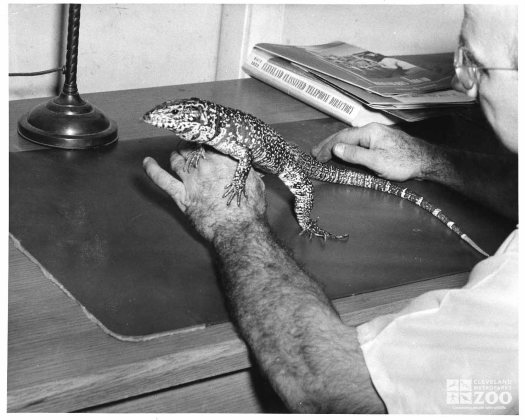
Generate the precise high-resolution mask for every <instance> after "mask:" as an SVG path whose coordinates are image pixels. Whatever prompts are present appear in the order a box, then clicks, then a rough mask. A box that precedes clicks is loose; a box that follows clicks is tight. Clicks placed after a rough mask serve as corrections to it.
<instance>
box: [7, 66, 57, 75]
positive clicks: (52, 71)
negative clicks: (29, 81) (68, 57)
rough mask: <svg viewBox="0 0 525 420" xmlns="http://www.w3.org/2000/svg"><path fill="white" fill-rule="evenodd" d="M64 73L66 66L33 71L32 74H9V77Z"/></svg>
mask: <svg viewBox="0 0 525 420" xmlns="http://www.w3.org/2000/svg"><path fill="white" fill-rule="evenodd" d="M65 71H66V66H62V67H59V68H57V69H49V70H42V71H35V72H32V73H9V77H17V76H40V75H42V74H48V73H55V72H62V74H64V73H65Z"/></svg>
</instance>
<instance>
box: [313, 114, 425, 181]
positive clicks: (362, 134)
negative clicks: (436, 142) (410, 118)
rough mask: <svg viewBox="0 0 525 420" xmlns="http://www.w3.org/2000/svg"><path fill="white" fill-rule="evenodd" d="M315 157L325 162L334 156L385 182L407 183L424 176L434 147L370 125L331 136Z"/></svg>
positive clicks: (403, 134) (400, 132)
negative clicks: (366, 170)
mask: <svg viewBox="0 0 525 420" xmlns="http://www.w3.org/2000/svg"><path fill="white" fill-rule="evenodd" d="M312 154H313V155H314V156H315V157H316V158H317V159H319V160H320V161H322V162H326V161H327V160H329V159H331V158H332V155H335V156H337V157H339V158H341V159H342V160H344V161H346V162H349V163H354V164H358V165H363V166H366V167H368V168H369V169H371V170H373V171H375V172H376V173H377V175H379V176H380V177H382V178H387V179H390V180H392V181H406V180H407V179H411V178H418V179H419V178H422V177H423V176H424V170H425V166H428V165H429V163H430V159H431V155H432V145H430V144H428V143H426V142H424V141H422V140H420V139H416V138H414V137H412V136H410V135H408V134H407V133H405V132H403V131H401V130H399V129H395V128H391V127H387V126H384V125H382V124H377V123H371V124H368V125H366V126H364V127H362V128H346V129H344V130H341V131H339V132H338V133H335V134H333V135H331V136H330V137H328V138H326V139H325V140H323V141H322V142H321V143H319V144H318V145H317V146H315V147H314V148H313V149H312Z"/></svg>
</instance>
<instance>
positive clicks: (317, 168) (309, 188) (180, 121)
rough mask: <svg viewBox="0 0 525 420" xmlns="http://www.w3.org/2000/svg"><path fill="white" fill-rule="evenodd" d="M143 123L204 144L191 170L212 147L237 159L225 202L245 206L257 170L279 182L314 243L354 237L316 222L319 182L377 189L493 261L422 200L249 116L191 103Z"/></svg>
mask: <svg viewBox="0 0 525 420" xmlns="http://www.w3.org/2000/svg"><path fill="white" fill-rule="evenodd" d="M143 119H144V121H145V122H147V123H149V124H151V125H153V126H156V127H161V128H165V129H167V130H170V131H172V132H173V133H175V134H176V135H177V136H178V137H179V138H181V139H182V140H185V141H189V142H195V143H199V144H200V147H199V148H198V149H197V150H196V151H194V152H192V154H191V155H190V157H189V158H188V161H187V162H186V165H187V167H188V168H189V167H190V166H191V165H193V166H197V164H198V161H199V159H200V158H201V157H203V156H204V148H203V147H202V146H203V145H206V146H211V147H213V148H214V149H216V150H217V151H219V152H221V153H224V154H226V155H229V156H231V157H233V158H234V159H236V160H237V162H238V163H237V168H236V170H235V174H234V176H233V180H232V182H231V183H230V184H229V185H227V186H226V188H225V190H226V191H225V194H224V197H226V199H227V200H228V204H230V203H231V202H232V201H233V200H234V199H236V200H237V204H239V205H240V202H241V197H242V195H243V194H244V187H245V182H246V177H247V176H248V173H249V171H250V168H251V167H252V165H253V166H255V167H256V168H258V169H261V170H263V171H265V172H268V173H271V174H275V175H277V176H279V178H280V179H281V180H282V181H283V182H284V183H285V184H286V186H287V187H288V188H289V190H290V191H291V192H292V194H293V195H294V197H295V203H294V210H295V214H296V217H297V221H298V223H299V226H300V227H301V228H302V231H301V234H304V233H306V234H308V235H309V236H310V237H311V236H312V235H315V236H319V237H322V238H324V239H325V240H326V238H333V239H344V238H346V237H347V236H348V235H335V234H332V233H329V232H327V231H326V230H324V229H322V228H320V227H319V226H318V224H317V222H316V221H315V220H313V219H312V218H311V217H310V214H311V211H312V207H313V197H314V196H313V184H312V182H311V181H310V179H309V178H313V179H317V180H320V181H325V182H331V183H338V184H345V185H352V186H356V187H362V188H369V189H374V190H378V191H382V192H385V193H388V194H392V195H395V196H398V197H400V198H402V199H405V200H408V201H410V202H412V203H414V204H416V205H417V206H419V207H421V208H423V209H424V210H426V211H428V212H429V213H431V214H432V215H433V216H434V217H436V218H437V219H439V220H440V221H441V222H443V223H444V224H445V225H446V226H447V227H448V228H449V229H451V230H452V231H453V232H454V233H456V234H457V235H458V236H459V237H460V238H461V239H462V240H463V241H465V242H466V243H468V244H469V245H470V246H471V247H472V248H474V249H475V250H476V251H478V252H479V253H481V254H483V255H485V256H488V254H487V253H486V252H485V251H483V250H482V249H481V248H480V247H479V246H478V245H476V243H474V241H472V239H470V238H469V237H468V236H467V235H466V234H465V233H463V232H462V231H461V229H460V228H459V227H458V226H457V225H456V224H455V223H454V222H453V221H451V220H450V219H449V218H448V217H447V216H446V215H445V214H444V213H443V212H442V211H441V210H440V209H439V208H437V207H435V206H433V205H432V204H430V203H429V202H428V201H427V200H425V199H424V198H423V197H422V196H420V195H418V194H416V193H415V192H413V191H410V190H409V189H407V188H402V187H401V186H399V185H397V184H394V183H392V182H390V181H388V180H385V179H382V178H379V177H376V176H373V175H367V174H362V173H359V172H356V171H353V170H349V169H339V168H336V167H334V166H330V165H327V164H324V163H322V162H319V161H318V160H316V159H314V158H313V157H312V156H310V155H309V154H307V153H305V152H303V151H302V150H301V149H300V148H299V147H298V146H296V145H294V144H291V143H288V142H286V141H285V140H284V139H283V137H282V136H281V135H280V134H279V133H278V132H276V131H275V130H274V129H273V128H271V127H270V126H269V125H267V124H266V123H264V122H263V121H261V120H260V119H258V118H256V117H254V116H253V115H250V114H247V113H245V112H243V111H240V110H237V109H233V108H228V107H225V106H222V105H219V104H216V103H213V102H210V101H207V100H202V99H198V98H191V99H179V100H172V101H167V102H164V103H162V104H160V105H157V106H156V107H154V108H153V109H152V110H151V111H149V112H147V113H146V114H145V115H144V117H143Z"/></svg>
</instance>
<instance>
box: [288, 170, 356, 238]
mask: <svg viewBox="0 0 525 420" xmlns="http://www.w3.org/2000/svg"><path fill="white" fill-rule="evenodd" d="M279 178H281V180H282V181H283V182H284V183H285V184H286V186H287V187H288V189H289V190H290V191H291V192H292V194H293V195H294V197H295V205H294V207H295V208H294V210H295V215H296V217H297V222H298V223H299V226H301V228H302V231H301V233H300V235H308V237H309V238H312V236H317V237H319V238H322V239H324V240H325V241H326V240H327V239H340V240H342V239H347V238H348V235H335V234H333V233H330V232H328V231H326V230H324V229H323V228H321V227H319V225H318V224H317V220H313V219H312V218H311V217H310V213H311V212H312V207H313V203H314V195H313V189H314V187H313V185H312V182H311V181H310V180H309V179H308V177H307V176H306V175H305V174H304V172H302V171H301V169H299V168H298V167H297V166H292V167H288V166H287V167H286V168H285V169H284V170H283V171H282V172H281V173H280V174H279Z"/></svg>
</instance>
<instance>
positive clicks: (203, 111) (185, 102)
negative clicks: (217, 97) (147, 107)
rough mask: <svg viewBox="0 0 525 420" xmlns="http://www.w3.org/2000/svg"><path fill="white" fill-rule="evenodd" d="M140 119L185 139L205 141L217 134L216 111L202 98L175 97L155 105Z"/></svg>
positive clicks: (211, 104) (210, 103)
mask: <svg viewBox="0 0 525 420" xmlns="http://www.w3.org/2000/svg"><path fill="white" fill-rule="evenodd" d="M142 119H143V120H144V121H145V122H147V123H148V124H151V125H153V126H155V127H160V128H165V129H167V130H170V131H172V132H173V133H175V134H176V135H177V136H178V137H180V138H181V139H183V140H186V141H192V142H198V143H206V142H207V141H209V140H211V139H213V138H214V137H215V136H216V135H217V111H216V109H215V107H214V104H213V103H212V102H208V101H205V100H202V99H197V98H191V99H176V100H172V101H167V102H164V103H162V104H160V105H157V106H156V107H155V108H153V109H152V110H151V111H148V112H146V114H144V116H143V117H142Z"/></svg>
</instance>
